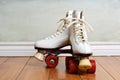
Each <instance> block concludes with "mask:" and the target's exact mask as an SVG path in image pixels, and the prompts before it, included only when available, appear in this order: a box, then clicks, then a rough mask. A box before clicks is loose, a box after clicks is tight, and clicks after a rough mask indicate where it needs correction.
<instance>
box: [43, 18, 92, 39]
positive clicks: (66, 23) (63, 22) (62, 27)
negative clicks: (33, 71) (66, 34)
mask: <svg viewBox="0 0 120 80" xmlns="http://www.w3.org/2000/svg"><path fill="white" fill-rule="evenodd" d="M68 20H75V21H72V22H69V21H68ZM58 22H61V23H60V25H59V27H58V29H57V30H56V32H55V33H54V34H53V35H51V36H49V37H47V38H45V39H51V38H54V37H56V36H58V35H59V34H61V33H62V32H63V31H64V30H65V29H67V28H69V27H70V26H71V25H73V24H81V23H82V24H85V25H86V27H85V28H86V30H88V31H93V28H92V27H91V25H90V24H88V23H87V22H86V21H85V20H83V19H78V18H62V19H60V20H59V21H58ZM80 29H82V28H81V27H80V26H79V27H78V28H76V33H77V34H76V36H77V37H78V38H79V39H81V34H80V31H79V30H80Z"/></svg>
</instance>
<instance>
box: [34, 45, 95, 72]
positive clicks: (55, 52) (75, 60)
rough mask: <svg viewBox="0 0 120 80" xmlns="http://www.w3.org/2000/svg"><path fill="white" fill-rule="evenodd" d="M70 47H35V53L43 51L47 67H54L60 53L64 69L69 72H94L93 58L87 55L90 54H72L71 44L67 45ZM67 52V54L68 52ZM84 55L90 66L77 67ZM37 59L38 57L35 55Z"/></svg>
mask: <svg viewBox="0 0 120 80" xmlns="http://www.w3.org/2000/svg"><path fill="white" fill-rule="evenodd" d="M68 47H70V48H60V49H45V50H44V49H40V48H37V47H35V49H37V53H36V54H39V53H43V54H44V58H45V63H46V64H47V67H48V68H55V67H56V66H57V65H58V62H59V57H60V55H62V56H64V57H65V66H66V71H67V72H68V73H71V74H76V73H79V72H83V71H84V72H87V73H95V71H96V62H95V60H94V59H90V58H89V56H91V55H92V54H86V55H85V54H73V53H72V49H71V46H68ZM68 53H69V54H68ZM84 57H87V58H88V59H89V61H90V63H91V67H90V68H89V69H88V68H87V67H84V68H82V69H79V68H78V67H79V66H80V65H79V64H80V62H81V61H80V60H81V59H82V58H84ZM37 59H39V57H38V56H37ZM82 64H83V65H84V63H81V65H82Z"/></svg>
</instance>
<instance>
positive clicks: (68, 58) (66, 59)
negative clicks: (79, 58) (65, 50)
mask: <svg viewBox="0 0 120 80" xmlns="http://www.w3.org/2000/svg"><path fill="white" fill-rule="evenodd" d="M71 59H73V57H66V58H65V66H66V70H67V71H68V69H69V61H70V60H71Z"/></svg>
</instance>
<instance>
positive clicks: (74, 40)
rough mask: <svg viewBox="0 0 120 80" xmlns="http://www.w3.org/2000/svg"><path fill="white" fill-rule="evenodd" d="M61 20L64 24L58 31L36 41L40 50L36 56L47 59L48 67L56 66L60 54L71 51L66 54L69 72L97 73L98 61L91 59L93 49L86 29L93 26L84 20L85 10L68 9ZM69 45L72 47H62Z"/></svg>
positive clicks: (66, 64)
mask: <svg viewBox="0 0 120 80" xmlns="http://www.w3.org/2000/svg"><path fill="white" fill-rule="evenodd" d="M60 21H63V26H60V27H59V28H58V30H57V32H56V33H54V34H53V35H51V36H49V37H47V38H45V39H42V40H39V41H37V42H36V43H35V49H37V50H38V52H37V53H36V54H35V55H34V56H35V57H36V58H37V59H39V60H41V61H43V60H44V59H45V62H46V64H47V67H50V68H55V67H56V66H57V64H58V61H59V55H60V54H67V53H69V54H71V56H67V55H66V56H65V57H66V59H65V66H66V71H67V72H69V73H79V72H83V71H85V72H88V73H95V70H96V63H95V60H93V59H89V56H91V55H92V49H91V47H90V45H89V44H88V40H87V31H86V30H91V31H92V28H91V26H90V25H89V24H88V23H87V22H86V21H85V20H84V16H83V12H82V11H81V12H79V11H76V10H71V11H68V12H67V13H66V17H65V18H63V19H61V20H60ZM68 45H69V46H70V47H71V48H70V49H62V48H63V47H65V46H68Z"/></svg>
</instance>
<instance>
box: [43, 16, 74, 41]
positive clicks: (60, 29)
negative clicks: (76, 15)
mask: <svg viewBox="0 0 120 80" xmlns="http://www.w3.org/2000/svg"><path fill="white" fill-rule="evenodd" d="M69 19H70V18H62V19H60V20H59V21H58V22H61V23H60V25H59V27H58V28H57V30H56V32H55V33H54V34H53V35H50V36H49V37H47V38H45V39H52V38H54V37H56V36H58V35H59V34H61V33H62V32H63V31H64V30H65V29H66V28H68V26H67V25H68V24H69V23H70V22H69V21H68V20H69ZM71 19H72V18H71Z"/></svg>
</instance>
